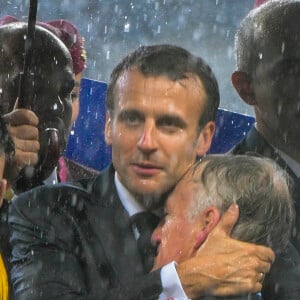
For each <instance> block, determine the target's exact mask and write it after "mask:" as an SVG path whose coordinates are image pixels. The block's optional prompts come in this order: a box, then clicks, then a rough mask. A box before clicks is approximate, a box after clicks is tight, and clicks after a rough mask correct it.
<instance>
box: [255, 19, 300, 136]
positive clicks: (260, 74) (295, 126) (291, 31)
mask: <svg viewBox="0 0 300 300" xmlns="http://www.w3.org/2000/svg"><path fill="white" fill-rule="evenodd" d="M299 26H300V19H299V18H298V17H297V19H294V20H291V21H290V25H289V27H290V28H289V27H287V28H285V32H284V33H283V34H282V35H281V36H276V37H274V38H271V37H270V36H269V35H268V36H265V37H264V39H263V42H262V48H261V53H260V54H258V55H260V57H261V60H260V62H259V64H258V67H257V69H256V72H255V73H254V74H253V77H254V80H253V89H254V94H255V100H256V103H257V105H256V107H255V114H256V118H257V120H258V122H261V123H262V124H263V125H264V126H266V127H267V128H268V130H269V131H270V132H276V133H279V134H280V135H281V136H283V137H285V138H293V137H294V138H299V134H300V32H299Z"/></svg>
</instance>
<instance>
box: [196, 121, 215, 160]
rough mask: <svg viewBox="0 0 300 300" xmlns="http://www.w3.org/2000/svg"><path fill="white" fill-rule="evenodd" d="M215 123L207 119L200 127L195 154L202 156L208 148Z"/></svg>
mask: <svg viewBox="0 0 300 300" xmlns="http://www.w3.org/2000/svg"><path fill="white" fill-rule="evenodd" d="M215 127H216V124H215V122H213V121H209V122H208V123H206V124H205V126H204V127H203V128H202V130H201V132H200V133H199V136H198V145H197V155H198V156H203V155H204V154H205V153H206V152H207V151H208V150H209V148H210V145H211V142H212V139H213V136H214V133H215Z"/></svg>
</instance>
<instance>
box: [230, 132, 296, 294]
mask: <svg viewBox="0 0 300 300" xmlns="http://www.w3.org/2000/svg"><path fill="white" fill-rule="evenodd" d="M248 152H250V153H251V152H252V153H257V154H260V155H262V156H264V157H268V158H271V159H273V160H274V161H276V162H277V163H278V165H279V166H281V167H282V168H283V169H285V170H286V171H287V172H288V173H289V175H290V176H291V177H292V178H293V179H294V180H296V175H295V174H294V173H293V171H292V170H291V169H290V168H289V167H288V166H287V164H286V163H285V161H284V160H283V159H282V158H281V157H280V155H279V154H278V153H277V152H276V151H275V150H274V148H273V147H272V146H271V145H270V144H269V143H268V142H267V141H266V140H265V139H264V137H263V136H262V135H261V134H260V133H259V132H258V131H257V130H256V128H255V127H252V128H251V130H250V131H249V132H248V134H247V135H246V137H245V138H244V139H243V140H242V141H241V142H240V143H239V144H237V145H236V146H235V147H234V148H233V149H232V150H231V151H230V153H232V154H245V153H248ZM299 188H300V187H299V183H297V184H296V189H295V190H294V195H293V197H294V200H295V208H296V215H297V217H296V218H297V220H298V223H297V224H298V225H296V226H297V231H298V232H299V231H300V225H299V220H300V206H299V205H300V199H299V196H300V194H299ZM297 190H298V191H297ZM292 244H293V245H291V244H290V245H289V246H288V248H287V250H286V251H285V252H284V253H282V255H280V256H278V257H276V260H275V263H274V264H273V266H272V268H271V272H270V273H269V274H268V275H267V276H266V278H265V282H264V286H263V291H262V292H263V297H264V299H266V300H268V299H300V258H299V252H300V240H299V235H298V238H297V237H294V238H293V240H292ZM295 248H296V249H297V250H298V252H297V250H296V249H295Z"/></svg>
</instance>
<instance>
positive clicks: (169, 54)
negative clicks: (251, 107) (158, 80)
mask: <svg viewBox="0 0 300 300" xmlns="http://www.w3.org/2000/svg"><path fill="white" fill-rule="evenodd" d="M133 69H137V70H139V71H140V72H141V73H142V74H143V75H145V76H167V77H168V78H169V79H170V80H172V81H177V80H181V79H185V78H188V77H189V76H191V75H196V76H197V77H199V78H200V80H201V82H202V85H203V87H204V89H205V92H206V105H205V109H204V112H203V113H202V116H200V119H199V128H201V127H202V126H203V125H205V124H206V123H207V122H209V121H215V119H216V114H217V110H218V107H219V103H220V95H219V88H218V83H217V80H216V78H215V75H214V73H213V71H212V70H211V68H210V67H209V66H208V64H207V63H206V62H205V61H204V60H203V59H201V58H200V57H196V56H194V55H193V54H191V53H190V52H188V51H187V50H185V49H183V48H181V47H178V46H174V45H168V44H165V45H153V46H141V47H139V48H138V49H136V50H135V51H133V52H132V53H130V54H128V55H127V56H125V57H124V58H123V59H122V61H121V62H120V63H119V64H118V65H117V66H116V67H115V68H114V70H113V71H112V74H111V77H110V82H109V84H108V89H107V95H106V106H107V109H108V110H109V112H110V113H111V114H113V112H114V88H115V85H116V83H117V81H118V79H119V78H120V77H121V76H122V75H123V74H124V72H126V71H128V70H133Z"/></svg>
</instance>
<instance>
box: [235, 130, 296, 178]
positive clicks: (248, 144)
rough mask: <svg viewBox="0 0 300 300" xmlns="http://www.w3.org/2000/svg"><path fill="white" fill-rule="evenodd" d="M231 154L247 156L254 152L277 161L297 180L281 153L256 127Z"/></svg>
mask: <svg viewBox="0 0 300 300" xmlns="http://www.w3.org/2000/svg"><path fill="white" fill-rule="evenodd" d="M230 152H231V153H233V154H246V153H247V152H253V153H257V154H260V155H262V156H264V157H268V158H271V159H272V160H274V161H276V162H277V164H278V165H279V166H280V167H281V168H283V169H284V170H286V172H287V173H288V174H289V175H290V176H291V177H292V178H293V179H295V178H296V175H295V173H294V172H293V171H292V170H291V168H290V167H289V166H288V165H287V164H286V162H285V161H284V159H282V157H281V156H280V155H279V153H278V152H277V151H276V150H275V149H274V148H273V147H272V146H271V145H270V144H269V143H268V142H267V141H266V140H265V138H264V137H263V136H262V135H261V134H260V133H259V132H258V131H257V130H256V128H255V127H252V128H251V130H250V131H249V133H248V134H247V136H246V137H245V138H244V139H243V140H242V141H241V142H240V143H239V144H238V145H236V146H235V147H234V148H233V149H232V150H231V151H230Z"/></svg>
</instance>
